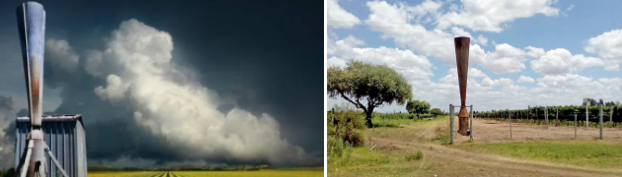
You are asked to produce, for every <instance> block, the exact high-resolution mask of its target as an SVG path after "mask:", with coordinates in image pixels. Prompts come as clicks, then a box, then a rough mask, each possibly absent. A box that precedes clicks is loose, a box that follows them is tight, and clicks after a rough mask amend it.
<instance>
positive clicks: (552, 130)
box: [365, 119, 622, 176]
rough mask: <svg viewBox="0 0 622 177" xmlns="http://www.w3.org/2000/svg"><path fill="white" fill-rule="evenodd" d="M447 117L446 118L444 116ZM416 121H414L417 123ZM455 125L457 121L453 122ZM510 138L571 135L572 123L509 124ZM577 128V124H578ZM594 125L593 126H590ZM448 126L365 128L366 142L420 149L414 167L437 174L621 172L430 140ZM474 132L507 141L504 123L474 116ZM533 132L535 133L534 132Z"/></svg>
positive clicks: (583, 133) (588, 133) (611, 133)
mask: <svg viewBox="0 0 622 177" xmlns="http://www.w3.org/2000/svg"><path fill="white" fill-rule="evenodd" d="M445 120H448V119H445ZM417 124H418V123H417ZM455 125H458V124H457V123H456V124H455ZM512 126H513V127H512V130H513V135H512V136H513V141H521V140H547V139H555V140H563V139H574V128H573V127H554V126H549V129H548V130H545V128H544V127H542V126H528V125H524V124H518V123H517V124H514V123H513V124H512ZM580 129H581V128H580ZM592 129H594V128H592ZM448 130H449V126H448V123H447V124H445V123H438V122H436V123H429V124H427V125H426V124H424V125H419V126H417V125H415V126H408V127H406V128H394V129H383V130H374V129H371V130H368V131H366V133H365V136H366V137H371V138H370V139H371V141H370V142H369V144H370V145H371V144H376V145H377V146H378V147H379V149H384V150H385V151H386V149H390V150H392V151H410V152H414V151H417V150H421V151H422V152H423V154H424V158H423V162H422V163H421V164H420V165H419V167H417V168H422V169H423V168H433V169H440V170H437V171H439V172H438V174H436V173H435V174H436V175H438V176H622V169H588V168H583V167H577V166H569V165H560V164H551V163H545V162H538V161H526V160H519V159H514V158H509V157H504V156H497V155H490V154H481V153H473V152H467V151H464V150H461V149H458V148H452V147H446V146H443V145H439V144H438V143H435V142H432V141H431V140H434V139H437V138H438V137H439V136H441V134H443V132H447V131H448ZM474 133H475V134H474V136H475V141H476V142H500V141H509V127H508V124H507V123H495V122H493V121H484V120H477V119H476V120H475V121H474ZM605 133H606V134H605V135H607V136H605V137H606V139H607V141H620V139H621V137H622V131H620V130H614V129H609V130H607V131H605ZM534 135H535V136H534ZM578 135H579V136H578V137H579V139H593V138H596V137H598V135H599V134H598V129H595V130H591V129H588V130H585V129H581V130H580V131H578ZM467 140H468V137H463V136H456V140H455V142H456V143H460V142H462V141H467Z"/></svg>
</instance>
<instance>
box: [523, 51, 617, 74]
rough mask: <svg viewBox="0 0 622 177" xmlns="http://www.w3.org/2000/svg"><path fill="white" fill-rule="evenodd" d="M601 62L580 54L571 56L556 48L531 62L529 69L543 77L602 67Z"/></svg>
mask: <svg viewBox="0 0 622 177" xmlns="http://www.w3.org/2000/svg"><path fill="white" fill-rule="evenodd" d="M604 65H605V63H604V62H603V60H601V59H599V58H594V57H586V56H583V55H581V54H578V55H572V54H571V53H570V51H568V50H566V49H563V48H558V49H553V50H549V51H548V52H546V54H544V55H542V56H541V57H540V58H538V59H537V60H532V61H531V69H532V70H533V71H535V72H536V73H540V74H544V75H562V74H570V73H573V72H575V71H580V70H582V69H585V68H589V67H595V66H604Z"/></svg>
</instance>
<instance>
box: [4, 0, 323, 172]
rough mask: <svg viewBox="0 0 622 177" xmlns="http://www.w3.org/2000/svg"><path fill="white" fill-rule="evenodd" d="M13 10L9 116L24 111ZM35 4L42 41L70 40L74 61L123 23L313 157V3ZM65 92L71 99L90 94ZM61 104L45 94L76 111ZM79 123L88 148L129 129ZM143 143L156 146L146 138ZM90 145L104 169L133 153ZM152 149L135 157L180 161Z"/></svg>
mask: <svg viewBox="0 0 622 177" xmlns="http://www.w3.org/2000/svg"><path fill="white" fill-rule="evenodd" d="M22 2H23V1H13V0H9V1H1V2H0V40H2V41H0V47H2V48H3V49H0V52H2V53H3V54H0V69H2V71H0V75H3V76H0V79H2V82H3V83H8V84H0V90H1V91H0V94H2V95H3V96H9V97H12V98H13V101H14V102H15V104H16V105H15V106H14V107H16V108H23V107H26V105H25V103H26V102H25V91H22V89H24V82H23V74H22V73H23V71H22V68H21V67H22V63H21V62H22V61H21V56H20V53H19V40H18V37H17V35H18V32H17V27H16V17H15V8H16V7H17V6H18V5H19V4H20V3H22ZM38 2H39V3H41V4H43V5H44V7H45V10H46V12H47V17H46V18H47V22H46V26H47V31H46V37H47V38H50V37H53V38H57V39H65V40H67V41H69V42H70V43H71V46H72V47H74V49H75V51H76V52H77V53H78V54H82V53H83V52H84V51H85V50H88V49H92V48H97V49H101V48H102V47H103V45H104V44H105V43H103V42H102V40H104V39H103V38H104V37H107V36H109V34H110V32H111V31H112V30H114V29H116V28H118V27H119V24H120V23H121V22H123V21H125V20H129V19H131V18H135V19H137V20H139V21H141V22H143V23H145V24H147V25H149V26H152V27H154V28H156V29H158V30H161V31H166V32H168V33H170V35H171V36H172V38H173V43H174V51H173V61H174V62H175V63H177V64H180V65H182V66H184V67H188V68H191V69H192V70H194V71H196V73H198V75H197V78H198V80H199V81H200V83H201V84H203V85H205V86H206V87H208V88H209V89H213V90H215V91H217V92H218V93H219V94H222V95H236V97H238V98H239V99H238V102H239V103H240V105H241V107H242V108H243V109H245V110H249V111H252V112H254V113H261V112H266V113H269V114H271V115H272V116H273V117H274V118H276V119H277V121H278V122H279V123H280V125H281V126H280V129H281V137H282V138H285V139H287V140H288V141H289V142H291V143H292V144H294V145H298V146H301V147H302V148H304V149H305V151H307V153H310V154H316V155H318V156H319V157H321V156H322V155H321V154H323V130H324V128H323V126H324V123H323V105H324V103H323V98H324V95H323V89H324V88H323V67H324V65H323V60H322V59H321V58H322V55H323V50H324V44H323V39H324V38H323V31H324V29H323V13H324V12H323V2H322V1H287V0H283V1H253V0H244V1H224V0H223V1H209V2H207V1H205V2H204V1H147V0H136V1H120V0H110V1H82V0H75V1H71V0H61V1H58V0H57V1H48V0H40V1H38ZM2 65H4V66H2ZM45 72H46V73H45V74H46V79H47V78H48V76H47V75H54V74H56V76H58V75H59V74H57V73H50V72H52V71H48V70H45ZM85 82H88V81H85ZM93 82H101V81H93ZM46 84H49V83H46ZM85 85H89V84H87V83H85ZM74 89H76V91H74V94H75V93H79V92H81V91H83V92H92V89H93V87H86V86H85V87H84V88H83V89H81V88H74ZM249 91H250V92H249ZM22 92H23V93H22ZM253 92H254V93H253ZM65 95H67V94H66V93H65V94H62V93H61V94H60V95H58V94H57V96H56V97H54V94H51V95H50V96H47V97H46V99H47V98H49V99H51V100H55V101H57V102H62V103H60V107H59V108H58V110H56V112H57V113H75V112H68V111H82V110H76V109H74V108H71V106H69V102H80V101H83V100H79V98H75V97H69V96H65ZM76 99H78V100H76ZM84 99H91V98H86V97H85V98H84ZM72 104H73V103H72ZM85 109H89V110H90V111H86V110H85V112H89V113H84V114H86V115H88V114H91V115H93V116H92V117H98V116H99V114H98V113H101V114H102V115H103V114H109V113H108V112H107V111H106V110H98V108H85ZM223 109H227V108H223ZM98 111H99V112H98ZM16 112H17V111H16ZM86 115H85V122H86V123H85V124H86V127H87V133H90V134H91V135H92V136H96V137H97V139H100V138H103V139H105V138H107V137H108V138H109V137H114V136H118V135H121V134H124V133H128V132H130V131H128V130H127V129H132V128H133V127H132V125H131V123H128V125H126V126H118V125H114V124H113V123H111V122H106V123H99V124H96V123H98V121H95V120H89V117H88V116H86ZM121 116H122V115H121ZM91 119H96V118H91ZM117 129H118V130H117ZM98 131H99V132H98ZM101 132H106V133H101ZM142 133H144V132H142ZM136 135H137V136H138V135H140V133H137V134H136ZM145 136H146V135H145ZM149 141H164V140H160V139H157V138H155V139H150V140H149ZM89 143H90V144H89V147H93V148H90V149H89V158H90V160H97V159H103V160H113V159H115V158H118V157H121V156H123V155H127V154H124V153H131V152H133V151H135V150H136V149H134V150H128V149H127V148H125V150H124V149H123V148H119V147H110V148H107V146H104V145H105V144H103V143H97V142H93V141H89ZM106 144H108V143H106ZM147 144H149V143H147ZM151 144H157V142H152V143H151ZM161 150H162V151H165V152H160V151H159V150H156V149H151V150H150V149H146V150H144V152H141V153H145V154H144V155H135V157H137V158H146V159H151V160H156V161H158V160H159V161H163V162H166V161H167V159H171V160H183V159H182V158H177V157H175V156H176V153H179V152H175V153H166V151H167V149H166V148H162V149H161ZM96 154H97V155H96ZM158 154H159V155H158Z"/></svg>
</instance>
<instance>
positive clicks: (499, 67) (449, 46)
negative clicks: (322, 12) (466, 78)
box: [365, 1, 526, 73]
mask: <svg viewBox="0 0 622 177" xmlns="http://www.w3.org/2000/svg"><path fill="white" fill-rule="evenodd" d="M367 6H368V7H369V9H370V10H371V14H370V15H369V18H368V19H367V20H365V23H366V24H367V25H369V26H370V28H371V29H372V30H374V31H379V32H382V34H383V35H382V37H383V38H392V39H393V41H394V42H395V43H396V45H397V46H399V47H408V48H410V49H412V50H414V51H417V53H418V54H419V55H423V56H428V57H434V58H436V59H440V60H441V61H442V63H443V64H445V65H449V66H455V63H456V61H455V51H454V50H455V49H454V42H453V37H454V36H458V35H465V36H471V34H470V33H468V32H466V31H465V30H464V29H462V28H457V27H455V28H452V30H451V31H452V33H453V34H450V33H447V32H445V31H443V30H440V29H434V30H427V29H426V28H425V27H424V26H422V25H421V24H411V23H409V20H410V19H412V18H413V16H415V14H413V12H411V11H409V10H408V9H411V8H413V7H412V6H408V5H405V4H389V3H387V2H385V1H371V2H367ZM472 41H473V42H472V43H474V44H472V45H471V47H470V50H471V54H470V58H471V63H472V64H478V65H480V66H482V67H484V68H486V69H488V70H491V71H493V72H495V73H513V72H519V71H521V70H522V69H524V68H525V64H524V62H525V61H526V59H525V57H524V55H525V54H524V51H522V50H521V49H518V48H515V47H513V46H511V45H509V44H499V45H496V44H495V48H496V50H497V51H494V52H490V51H488V52H487V51H484V49H482V48H481V46H480V45H479V44H475V43H477V42H478V41H479V40H477V39H472ZM481 41H484V42H483V43H487V39H483V38H482V40H481ZM480 44H482V43H480Z"/></svg>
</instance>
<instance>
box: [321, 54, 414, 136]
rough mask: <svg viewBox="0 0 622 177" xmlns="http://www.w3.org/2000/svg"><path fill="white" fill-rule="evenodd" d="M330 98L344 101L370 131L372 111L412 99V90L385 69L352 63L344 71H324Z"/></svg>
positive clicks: (394, 72) (387, 68) (341, 69)
mask: <svg viewBox="0 0 622 177" xmlns="http://www.w3.org/2000/svg"><path fill="white" fill-rule="evenodd" d="M327 80H328V84H327V87H328V88H327V91H328V95H329V97H330V98H343V99H344V100H346V101H348V102H350V103H352V104H354V106H356V108H359V109H362V110H363V112H364V113H365V125H367V127H369V128H372V127H373V123H372V121H371V118H372V113H373V112H374V109H375V108H377V107H379V106H381V105H383V104H392V103H393V102H397V103H398V104H400V105H403V104H405V103H406V101H407V100H410V99H411V98H412V86H411V85H410V84H409V83H408V81H407V80H406V78H404V76H402V75H401V74H400V73H398V72H397V71H395V70H394V69H393V68H390V67H389V66H386V65H372V64H368V63H364V62H361V61H351V62H348V63H347V66H346V67H345V68H339V67H330V68H328V70H327Z"/></svg>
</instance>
